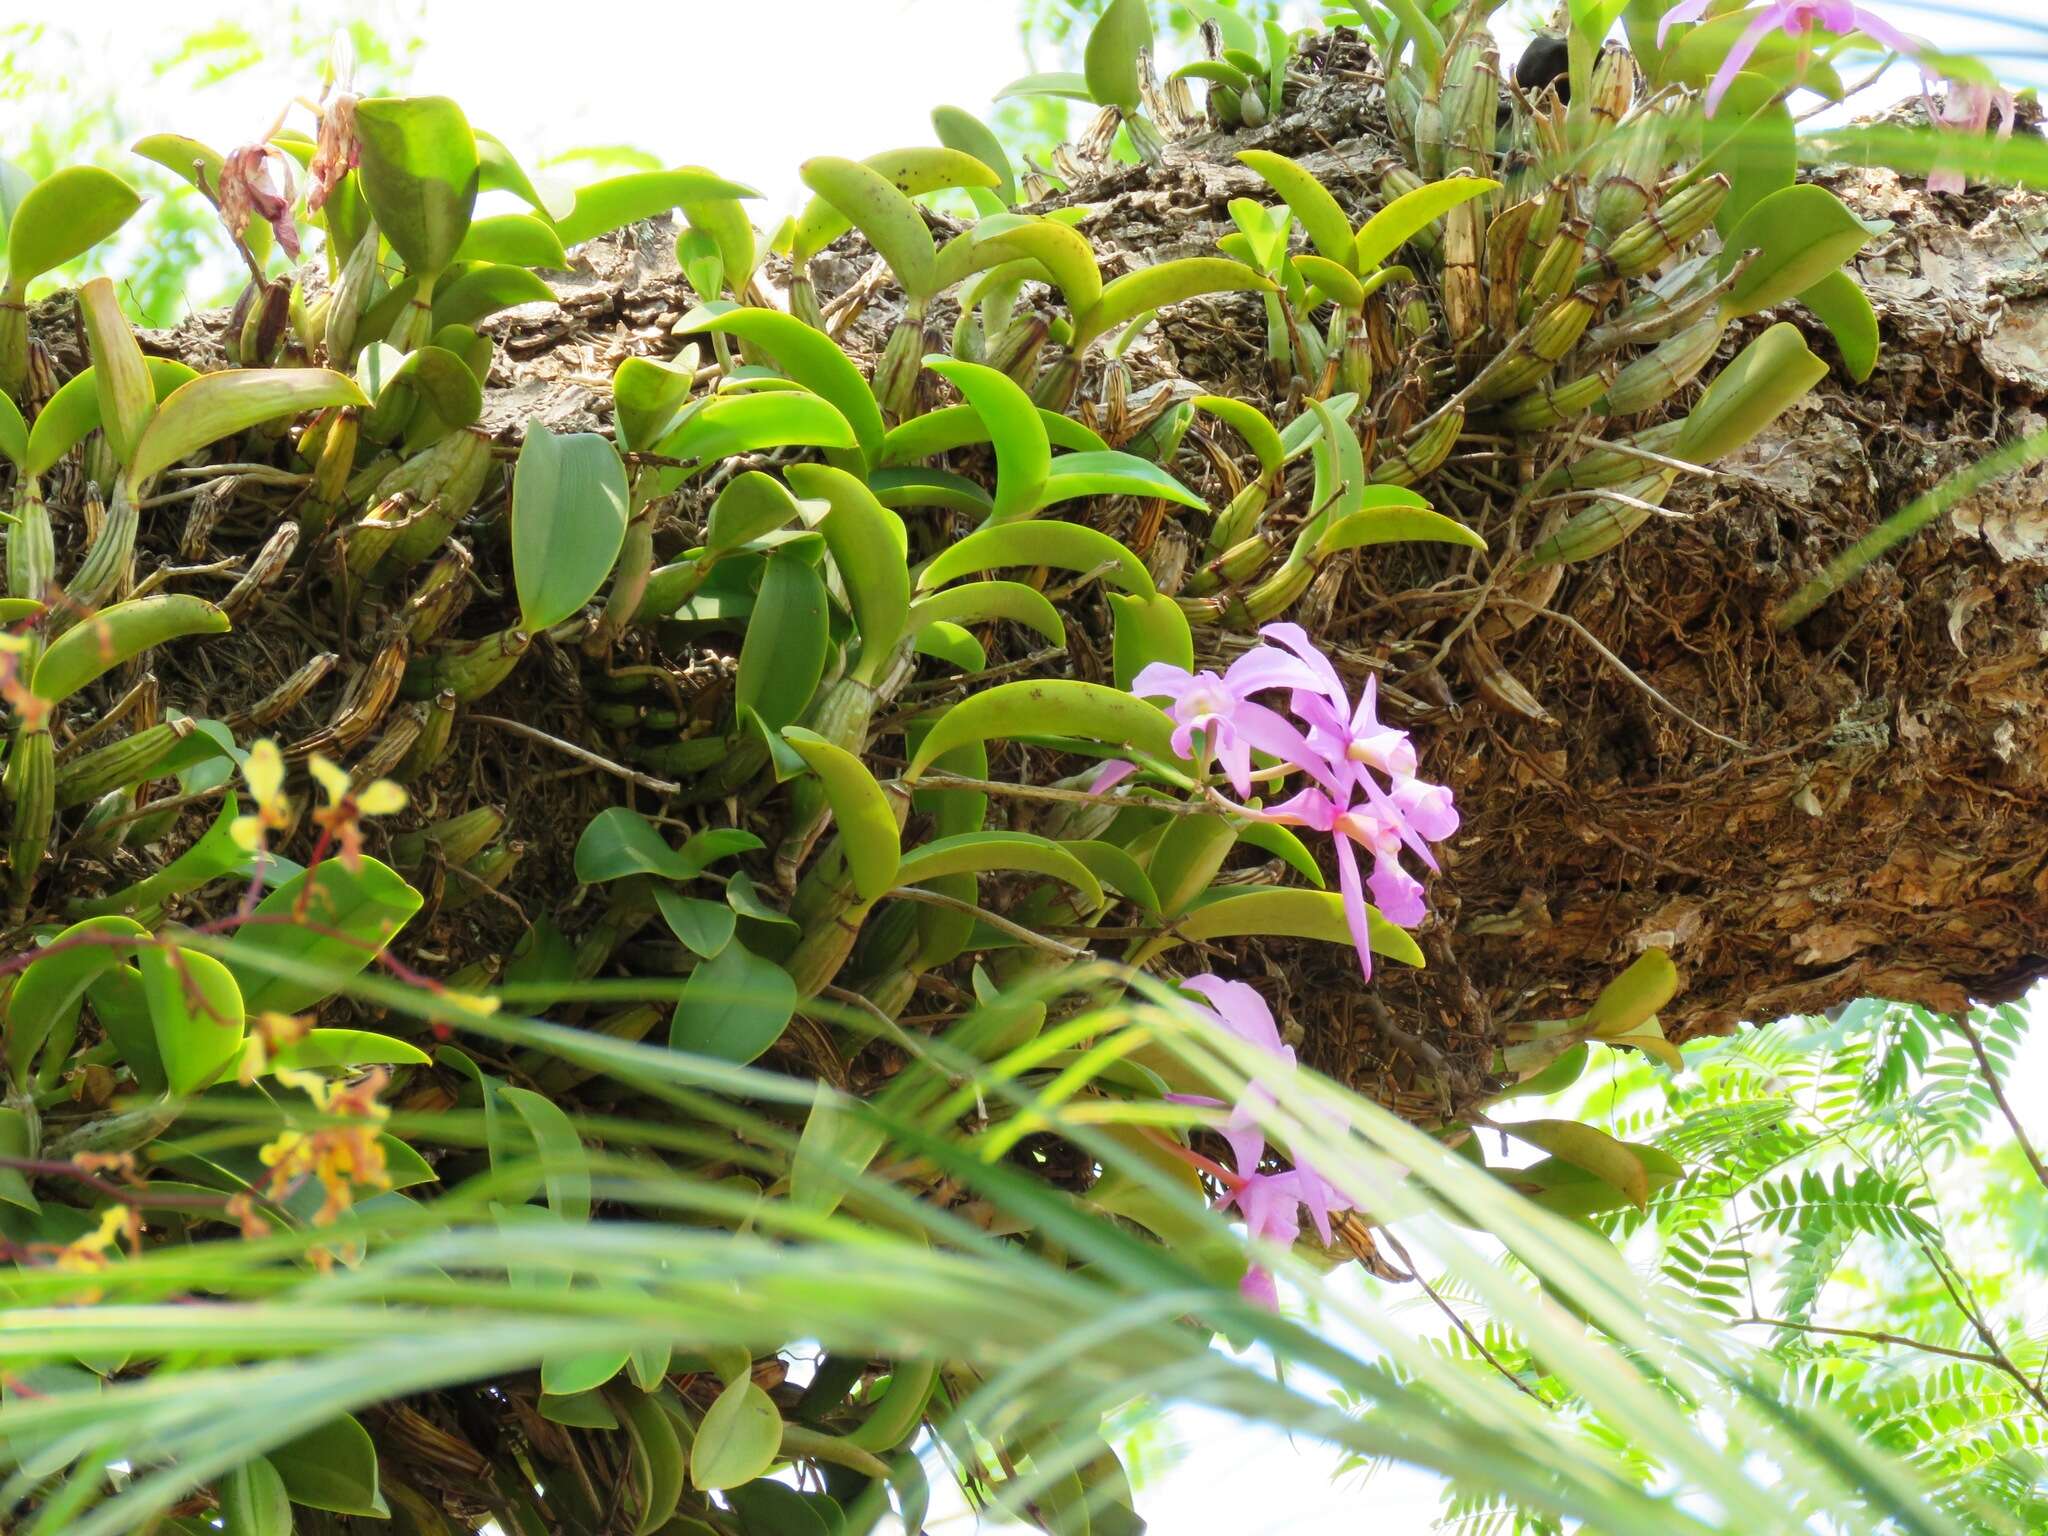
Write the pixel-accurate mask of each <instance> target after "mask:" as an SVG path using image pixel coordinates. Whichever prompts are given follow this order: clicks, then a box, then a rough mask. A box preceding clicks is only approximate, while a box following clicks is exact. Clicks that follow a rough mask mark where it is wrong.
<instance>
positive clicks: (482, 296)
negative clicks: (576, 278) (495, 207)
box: [433, 261, 555, 331]
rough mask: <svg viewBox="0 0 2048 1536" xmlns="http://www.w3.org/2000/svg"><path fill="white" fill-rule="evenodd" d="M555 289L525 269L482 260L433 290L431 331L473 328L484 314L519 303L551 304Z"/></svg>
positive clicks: (515, 305) (512, 306)
mask: <svg viewBox="0 0 2048 1536" xmlns="http://www.w3.org/2000/svg"><path fill="white" fill-rule="evenodd" d="M554 302H555V290H554V289H552V288H550V287H549V286H548V285H547V283H546V282H545V281H544V280H543V279H542V278H539V277H537V276H535V275H534V274H533V273H531V272H529V271H527V269H526V268H525V267H517V266H510V265H507V264H505V263H503V262H492V261H485V262H479V263H477V264H476V265H474V266H470V267H465V268H464V269H463V270H462V271H461V272H460V273H459V274H457V275H456V276H455V277H454V278H453V279H451V280H450V281H448V282H446V283H443V284H441V285H440V286H439V287H437V288H436V289H435V290H434V306H433V322H434V329H435V330H437V331H438V330H439V329H440V328H441V327H442V326H444V325H475V324H476V323H477V321H479V320H481V319H483V318H484V317H485V316H487V315H495V314H497V313H498V311H500V310H503V309H514V308H517V307H518V306H519V305H521V304H552V303H554Z"/></svg>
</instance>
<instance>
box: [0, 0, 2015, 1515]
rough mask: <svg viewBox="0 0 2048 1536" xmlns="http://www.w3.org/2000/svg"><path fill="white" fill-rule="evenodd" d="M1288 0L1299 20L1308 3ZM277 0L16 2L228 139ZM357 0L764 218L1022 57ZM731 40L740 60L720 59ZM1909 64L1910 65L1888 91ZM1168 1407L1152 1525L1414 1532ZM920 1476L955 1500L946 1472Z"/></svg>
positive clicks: (250, 99)
mask: <svg viewBox="0 0 2048 1536" xmlns="http://www.w3.org/2000/svg"><path fill="white" fill-rule="evenodd" d="M1983 3H1984V5H1985V13H1984V14H1980V15H1978V16H1975V17H1969V16H1965V15H1962V14H1959V13H1958V12H1957V10H1956V9H1954V8H1941V9H1937V8H1935V7H1932V6H1923V5H1914V4H1904V3H1901V4H1892V5H1887V6H1885V7H1884V9H1885V10H1886V12H1887V14H1889V15H1891V16H1893V17H1894V18H1895V19H1896V20H1897V21H1898V22H1899V23H1900V24H1901V25H1903V26H1905V27H1907V28H1908V29H1909V30H1913V31H1916V32H1918V33H1920V34H1922V35H1925V36H1928V37H1931V38H1935V39H1937V40H1938V41H1939V43H1940V45H1941V46H1943V47H1945V48H1948V49H1953V50H1967V49H1972V48H1975V49H1981V50H1983V51H1985V52H1986V53H1987V54H1988V55H1991V56H1992V57H1991V61H1992V62H1993V63H1994V65H1995V67H1998V68H2000V69H2001V70H2003V71H2005V72H2006V73H2007V74H2008V75H2009V77H2011V78H2013V79H2014V80H2015V81H2016V82H2021V83H2023V82H2025V81H2026V80H2028V79H2030V78H2031V79H2039V78H2041V62H2040V61H2041V55H2042V52H2043V51H2044V49H2048V37H2044V36H2043V35H2041V33H2040V32H2039V31H2038V30H2037V29H2038V28H2039V24H2038V23H2035V24H2033V27H2029V26H2028V24H2026V23H2024V22H2018V21H2012V20H2007V19H2003V18H2001V17H2000V16H1998V15H1994V14H1990V13H1991V12H1992V11H1993V10H1994V8H1995V10H1996V11H1999V12H2005V13H2006V14H2007V15H2011V14H2013V12H2012V11H2008V9H2007V8H2008V7H2009V6H2011V5H2012V0H1983ZM2035 3H2036V0H2024V3H2022V4H2021V5H2019V6H2018V7H2016V8H2015V9H2016V10H2017V11H2025V10H2031V9H2032V7H2033V5H2034V4H2035ZM1293 9H1294V10H1296V11H1299V12H1301V13H1302V15H1301V18H1300V19H1306V18H1307V16H1308V15H1309V14H1310V13H1311V12H1312V11H1314V10H1318V9H1320V7H1311V6H1308V5H1305V4H1297V5H1295V6H1294V7H1293ZM1506 9H1507V12H1508V13H1509V14H1520V13H1525V12H1529V11H1532V10H1534V9H1535V7H1534V6H1533V5H1531V4H1526V3H1524V4H1511V5H1510V6H1508V7H1507V8H1506ZM1543 9H1545V10H1547V9H1549V7H1548V6H1547V5H1545V6H1544V7H1543ZM24 12H25V13H26V15H24V14H23V13H24ZM275 14H276V12H275V8H274V6H273V5H271V4H264V3H254V0H202V3H198V4H194V5H190V6H189V7H188V6H187V5H186V4H184V3H179V0H174V3H173V4H171V5H168V6H167V5H166V4H165V3H164V0H85V3H83V4H81V3H77V0H73V3H70V4H62V5H60V4H55V3H51V0H30V3H29V4H28V5H26V6H23V7H18V8H16V15H17V16H22V17H23V19H24V20H26V21H28V22H29V23H31V24H35V23H38V22H40V23H43V24H46V25H47V26H48V27H49V28H50V29H51V30H52V31H53V32H60V31H68V32H69V33H71V34H72V35H73V37H74V38H75V40H76V43H77V45H78V46H77V48H76V49H75V50H72V49H66V50H65V52H66V53H67V54H68V55H69V56H70V59H69V68H68V73H69V74H70V77H71V80H70V83H71V86H72V89H73V91H74V92H76V93H79V95H80V97H81V99H91V98H92V93H93V92H95V91H100V90H107V89H118V90H119V91H120V92H121V93H122V98H123V102H124V107H125V109H126V111H127V113H128V114H129V115H130V116H131V118H132V119H133V120H134V121H135V122H137V123H138V124H142V125H146V127H148V128H150V129H165V130H172V131H177V132H182V133H186V134H190V135H192V136H194V137H197V138H200V139H203V140H206V141H208V142H210V143H213V144H215V145H219V146H223V147H225V146H228V145H232V144H235V143H240V142H243V141H246V140H247V139H249V138H252V137H254V136H255V135H256V134H257V133H259V132H261V131H262V130H263V129H264V128H265V127H266V126H267V125H268V122H269V119H270V118H271V116H272V115H273V114H274V113H275V112H276V110H277V107H278V106H279V105H280V104H281V103H282V102H284V101H285V100H287V99H289V98H290V97H291V96H293V95H298V94H308V95H310V94H312V93H313V92H314V91H315V90H316V89H317V80H316V77H315V75H314V73H312V72H311V71H309V70H307V68H306V67H305V66H304V64H303V63H300V64H294V63H291V62H289V61H283V60H280V61H278V62H277V63H275V64H264V65H258V66H255V67H252V68H251V69H249V70H248V71H246V72H244V73H243V74H242V75H241V76H239V77H238V78H237V79H236V80H235V81H234V82H232V83H230V84H228V85H226V86H224V87H223V88H221V89H217V90H208V91H199V92H192V91H190V90H189V88H188V86H187V84H186V82H185V81H183V80H182V79H178V80H166V79H162V78H158V77H155V76H154V75H153V74H152V70H151V66H152V64H153V63H154V62H155V60H156V59H158V58H160V57H161V56H162V55H163V54H164V53H166V52H167V51H169V50H171V49H172V48H174V47H175V46H176V45H177V43H178V41H179V40H180V38H181V37H182V36H183V35H184V34H185V33H186V32H187V31H188V30H189V29H190V28H191V27H193V26H195V25H198V24H200V23H201V22H203V21H204V20H207V19H211V18H224V19H230V20H232V19H242V20H246V21H248V22H249V23H250V24H251V26H252V28H253V29H254V30H257V31H259V32H267V31H270V30H271V27H272V26H273V25H274V20H272V18H274V16H275ZM351 14H356V15H366V16H368V17H369V18H370V19H372V20H373V21H379V22H382V23H383V24H384V25H385V26H387V27H388V28H389V30H390V31H391V32H392V33H393V34H394V35H397V34H404V33H412V32H417V34H418V35H421V36H423V37H424V38H425V47H424V50H423V51H422V53H421V54H420V55H419V57H418V59H417V61H416V65H415V69H414V74H413V84H414V88H415V89H417V90H420V91H422V92H434V93H445V94H447V95H451V96H454V97H455V98H457V99H458V100H459V101H461V103H462V104H463V106H464V108H465V109H466V110H467V112H468V113H469V116H470V119H471V120H472V121H473V122H474V123H475V124H476V125H477V126H478V127H480V128H486V129H489V130H490V131H492V132H494V133H496V134H497V135H498V136H499V137H501V138H502V139H504V140H505V141H506V143H507V144H508V145H510V146H511V147H512V149H513V150H514V152H515V153H517V154H518V155H519V156H520V157H521V159H522V160H524V161H525V162H526V163H528V164H529V165H531V164H532V163H533V162H534V161H536V160H538V159H540V158H543V157H545V156H547V155H549V154H556V153H560V152H562V151H565V150H569V149H573V148H578V147H582V146H588V145H601V144H621V143H623V144H630V145H633V146H635V147H638V148H642V149H645V150H648V151H650V152H651V153H653V154H654V155H656V156H657V157H659V158H660V159H661V160H663V161H664V162H667V163H670V164H685V163H697V164H704V165H708V166H710V167H711V168H712V169H714V170H716V171H717V172H719V173H720V174H722V175H725V176H728V177H732V178H734V179H736V180H739V181H742V182H746V183H749V184H751V185H753V186H755V187H756V188H758V189H759V190H760V191H761V192H763V193H764V194H765V195H766V203H765V204H764V205H762V206H761V207H760V210H759V213H758V216H757V219H756V222H757V223H760V224H763V225H771V224H772V223H773V222H775V219H774V217H773V215H779V213H781V212H782V211H784V210H786V209H788V208H790V207H793V206H794V205H795V204H796V202H797V201H799V200H800V198H801V195H802V187H801V183H799V182H798V180H797V177H796V167H797V166H798V164H799V163H800V162H802V161H803V160H804V159H805V158H806V157H808V156H811V155H815V154H828V153H829V154H845V155H854V156H859V155H865V154H870V153H873V152H876V151H879V150H882V149H886V148H890V147H892V146H894V145H898V144H912V143H928V142H930V141H931V129H930V123H929V116H928V114H929V112H930V109H931V108H932V107H934V106H936V105H939V104H940V103H942V102H950V103H953V104H956V105H959V106H963V107H966V108H967V109H968V110H970V111H973V112H976V113H978V114H985V113H986V112H987V111H988V109H989V107H990V104H991V100H992V98H993V96H994V94H995V92H996V91H997V90H999V89H1000V88H1001V87H1002V86H1003V85H1005V84H1006V83H1008V82H1009V81H1010V80H1013V79H1015V78H1016V77H1017V76H1018V75H1020V74H1023V73H1025V72H1026V70H1027V69H1029V68H1031V67H1032V61H1028V60H1026V59H1025V57H1024V55H1023V51H1022V48H1021V45H1020V43H1019V39H1018V29H1017V12H1016V7H1015V5H1014V4H1013V3H1012V0H660V3H655V0H567V3H564V0H417V3H407V0H355V3H354V4H353V5H352V6H351ZM167 18H168V19H167ZM1502 44H1503V52H1511V50H1513V49H1515V48H1517V47H1518V40H1517V41H1511V40H1510V39H1509V38H1508V37H1507V36H1506V35H1505V30H1504V32H1503V37H1502ZM2029 51H2031V53H2032V57H2023V56H2021V55H2023V54H2024V53H2026V52H2029ZM724 59H729V60H732V61H734V63H733V64H732V65H731V66H730V67H721V66H720V63H719V61H720V60H724ZM1041 62H1043V61H1041ZM1890 84H1891V82H1890V81H1889V80H1888V81H1887V86H1888V87H1889V86H1890ZM1911 85H1912V77H1911V75H1910V73H1909V72H1908V73H1905V74H1903V75H1902V76H1901V77H1900V78H1899V81H1898V85H1897V88H1896V89H1895V90H1890V91H1889V92H1888V95H1897V94H1901V93H1903V92H1904V91H1905V90H1907V89H1910V88H1911ZM1876 99H1877V98H1876V97H1875V96H1873V97H1872V98H1871V100H1873V101H1875V100H1876ZM4 132H5V128H4V123H0V136H4ZM0 148H4V146H0ZM2034 1045H2035V1049H2033V1050H2031V1051H2030V1052H2029V1058H2030V1059H2029V1061H2028V1062H2027V1064H2026V1067H2027V1070H2026V1071H2024V1072H2023V1073H2022V1074H2020V1076H2021V1079H2022V1083H2023V1085H2024V1091H2022V1092H2021V1093H2020V1095H2019V1099H2020V1102H2022V1103H2031V1104H2037V1105H2038V1104H2040V1103H2042V1102H2043V1092H2042V1091H2041V1090H2042V1089H2043V1088H2048V1041H2044V1040H2037V1041H2035V1042H2034ZM2044 1129H2048V1128H2044ZM2038 1133H2039V1130H2038V1129H2037V1134H2038ZM1418 1322H1419V1325H1420V1319H1418ZM1170 1428H1171V1431H1172V1433H1173V1436H1174V1437H1175V1438H1177V1439H1178V1440H1180V1442H1181V1443H1182V1446H1183V1449H1184V1452H1185V1454H1184V1456H1183V1458H1182V1460H1181V1461H1180V1463H1179V1464H1178V1465H1177V1466H1176V1467H1175V1468H1174V1469H1173V1470H1172V1471H1171V1472H1169V1473H1168V1474H1166V1475H1165V1476H1163V1477H1161V1478H1160V1479H1158V1480H1157V1481H1155V1482H1152V1483H1150V1484H1149V1485H1147V1486H1146V1487H1145V1488H1144V1489H1143V1490H1142V1492H1141V1494H1140V1499H1139V1503H1140V1507H1141V1511H1142V1512H1143V1513H1144V1514H1145V1515H1146V1516H1147V1518H1148V1519H1149V1520H1150V1521H1151V1522H1152V1529H1153V1530H1155V1531H1158V1532H1161V1533H1167V1532H1174V1533H1178V1532H1201V1533H1209V1532H1215V1533H1219V1536H1221V1533H1228V1536H1265V1533H1275V1536H1278V1533H1282V1532H1285V1533H1288V1536H1317V1533H1322V1532H1333V1533H1334V1532H1338V1531H1343V1532H1346V1533H1351V1532H1356V1531H1358V1530H1360V1529H1362V1528H1370V1529H1371V1530H1373V1531H1374V1532H1377V1533H1385V1536H1407V1533H1421V1532H1424V1531H1427V1530H1428V1529H1429V1526H1430V1518H1431V1516H1432V1515H1433V1513H1434V1511H1435V1509H1436V1494H1435V1488H1434V1483H1433V1480H1432V1479H1429V1478H1426V1477H1422V1476H1419V1475H1414V1474H1403V1473H1400V1472H1394V1473H1383V1474H1381V1475H1380V1476H1378V1477H1375V1478H1374V1479H1373V1480H1372V1482H1371V1484H1370V1485H1369V1486H1367V1487H1365V1488H1363V1489H1361V1487H1360V1486H1359V1484H1358V1483H1357V1481H1356V1480H1355V1479H1354V1480H1349V1481H1347V1482H1346V1483H1345V1484H1343V1485H1337V1484H1335V1483H1333V1481H1332V1476H1331V1468H1332V1467H1333V1465H1334V1460H1335V1459H1334V1458H1333V1457H1332V1456H1331V1455H1329V1454H1328V1453H1327V1452H1325V1451H1322V1450H1320V1449H1319V1448H1317V1447H1315V1446H1311V1445H1297V1444H1293V1443H1290V1442H1288V1441H1287V1440H1285V1439H1284V1438H1282V1437H1280V1436H1277V1435H1273V1434H1270V1433H1265V1432H1259V1431H1246V1430H1244V1429H1242V1428H1240V1427H1239V1426H1237V1425H1236V1424H1235V1423H1234V1421H1229V1420H1226V1419H1223V1418H1221V1417H1220V1416H1215V1415H1210V1414H1206V1413H1186V1412H1183V1413H1177V1414H1175V1415H1174V1416H1173V1417H1172V1419H1171V1421H1170ZM934 1493H935V1495H936V1496H937V1498H938V1500H939V1509H940V1510H941V1511H944V1510H945V1509H947V1508H948V1505H947V1503H946V1496H947V1489H946V1488H945V1486H944V1483H943V1480H942V1479H938V1478H935V1480H934ZM950 1507H951V1508H952V1510H953V1511H955V1513H954V1514H953V1515H952V1516H951V1517H950V1518H943V1519H940V1520H938V1521H936V1522H935V1525H934V1528H935V1529H940V1530H947V1531H963V1530H966V1529H968V1528H970V1526H971V1521H970V1519H969V1517H968V1516H967V1515H966V1514H965V1513H964V1511H962V1510H960V1507H959V1504H958V1500H957V1497H955V1498H954V1499H953V1501H952V1503H951V1506H950ZM1361 1516H1365V1517H1366V1519H1365V1520H1363V1521H1362V1520H1361ZM983 1528H984V1529H991V1530H992V1529H994V1527H983ZM1005 1529H1016V1528H1014V1527H1008V1528H1005Z"/></svg>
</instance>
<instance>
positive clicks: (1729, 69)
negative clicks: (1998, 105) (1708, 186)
mask: <svg viewBox="0 0 2048 1536" xmlns="http://www.w3.org/2000/svg"><path fill="white" fill-rule="evenodd" d="M1713 4H1714V0H1679V3H1678V4H1677V5H1674V6H1673V7H1671V9H1670V10H1668V11H1666V12H1665V13H1664V17H1663V20H1661V21H1659V22H1658V23H1657V46H1658V47H1659V48H1662V47H1663V46H1664V40H1665V38H1666V37H1668V36H1669V35H1670V32H1671V29H1672V28H1673V27H1675V26H1677V25H1679V24H1680V23H1681V22H1688V21H1704V20H1705V19H1706V17H1707V12H1708V10H1709V9H1710V8H1711V7H1712V6H1713ZM1816 26H1818V27H1821V28H1823V29H1824V30H1826V31H1829V32H1833V33H1836V34H1839V35H1847V34H1848V33H1851V32H1861V33H1864V34H1865V35H1867V36H1868V37H1870V38H1871V39H1873V40H1874V41H1876V42H1878V43H1881V44H1883V45H1884V46H1885V47H1886V48H1889V49H1891V50H1892V51H1893V52H1895V53H1903V54H1905V55H1907V56H1908V57H1915V56H1917V55H1918V54H1919V53H1920V51H1921V49H1922V47H1923V46H1924V45H1923V44H1922V43H1921V42H1920V41H1919V40H1918V39H1917V38H1913V37H1909V36H1908V35H1907V34H1905V33H1904V32H1901V31H1900V30H1899V29H1898V28H1897V27H1895V26H1893V25H1892V24H1891V23H1890V22H1888V21H1886V20H1885V19H1884V18H1883V17H1882V16H1880V15H1878V14H1877V13H1876V12H1875V11H1873V10H1871V9H1869V8H1868V7H1867V6H1861V5H1857V4H1855V3H1854V0H1769V3H1768V4H1766V5H1764V6H1763V7H1762V8H1760V9H1759V10H1758V11H1757V13H1756V15H1755V16H1753V17H1752V18H1750V23H1749V25H1748V26H1747V27H1744V28H1743V29H1742V35H1741V36H1739V37H1737V38H1736V39H1735V42H1734V43H1733V45H1732V46H1730V48H1729V49H1728V54H1727V57H1725V58H1724V59H1722V60H1721V67H1720V68H1719V69H1717V70H1716V71H1714V78H1713V79H1712V80H1711V81H1709V82H1708V84H1707V103H1706V104H1707V116H1709V117H1712V116H1713V115H1714V111H1715V109H1716V108H1718V107H1719V106H1720V105H1721V98H1722V97H1723V96H1724V95H1726V94H1727V92H1728V87H1729V86H1731V85H1733V84H1734V83H1735V77H1736V76H1737V75H1738V74H1740V73H1741V72H1742V66H1743V65H1745V64H1747V63H1748V62H1749V61H1750V58H1751V56H1752V55H1753V54H1755V52H1756V51H1757V49H1758V48H1759V47H1761V46H1762V44H1763V41H1764V39H1765V38H1767V37H1769V36H1770V35H1771V34H1772V33H1773V32H1780V33H1783V34H1784V35H1785V36H1786V37H1789V38H1794V39H1796V40H1797V41H1799V42H1800V43H1801V44H1802V45H1804V44H1806V42H1807V40H1808V39H1809V38H1810V37H1811V36H1812V34H1813V29H1814V28H1815V27H1816Z"/></svg>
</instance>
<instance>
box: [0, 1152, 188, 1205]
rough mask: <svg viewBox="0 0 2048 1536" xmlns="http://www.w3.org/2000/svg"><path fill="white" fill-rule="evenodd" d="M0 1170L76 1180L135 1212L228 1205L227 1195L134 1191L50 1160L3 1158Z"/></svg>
mask: <svg viewBox="0 0 2048 1536" xmlns="http://www.w3.org/2000/svg"><path fill="white" fill-rule="evenodd" d="M0 1168H12V1169H14V1170H15V1171H16V1172H17V1173H26V1174H33V1175H35V1176H36V1177H37V1178H44V1179H72V1180H75V1181H76V1182H77V1183H80V1184H83V1185H84V1186H85V1187H86V1188H87V1189H90V1190H92V1191H93V1192H94V1193H95V1194H101V1195H105V1196H106V1197H107V1198H108V1199H109V1200H114V1201H118V1202H119V1203H120V1204H122V1205H125V1206H129V1207H131V1208H132V1209H135V1210H150V1209H154V1208H156V1207H158V1206H205V1207H207V1208H208V1209H220V1208H223V1207H225V1206H226V1205H227V1203H228V1200H229V1197H228V1196H227V1195H212V1196H209V1195H175V1194H161V1195H160V1194H157V1193H156V1192H155V1191H153V1190H151V1189H150V1188H149V1187H148V1186H147V1185H145V1186H143V1187H142V1188H140V1189H130V1188H129V1187H127V1186H126V1185H122V1184H116V1183H114V1182H112V1181H111V1180H108V1179H103V1178H100V1177H99V1176H98V1175H97V1174H94V1173H90V1172H88V1171H87V1170H86V1169H83V1168H81V1167H79V1166H78V1164H76V1163H73V1162H68V1161H63V1160H60V1159H56V1158H46V1157H0Z"/></svg>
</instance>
